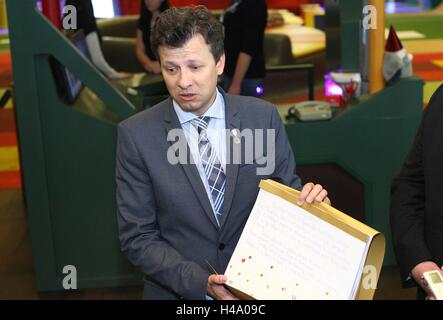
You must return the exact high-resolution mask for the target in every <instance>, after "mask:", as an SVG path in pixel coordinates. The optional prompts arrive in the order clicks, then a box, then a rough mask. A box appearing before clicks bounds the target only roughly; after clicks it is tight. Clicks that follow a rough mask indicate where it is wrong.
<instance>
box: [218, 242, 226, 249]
mask: <svg viewBox="0 0 443 320" xmlns="http://www.w3.org/2000/svg"><path fill="white" fill-rule="evenodd" d="M218 249H219V250H220V251H223V250H224V249H225V244H224V243H220V245H219V246H218Z"/></svg>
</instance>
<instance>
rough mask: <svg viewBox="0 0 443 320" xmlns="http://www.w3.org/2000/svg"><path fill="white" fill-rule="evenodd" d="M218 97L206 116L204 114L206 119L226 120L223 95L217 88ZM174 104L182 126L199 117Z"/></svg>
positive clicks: (174, 102)
mask: <svg viewBox="0 0 443 320" xmlns="http://www.w3.org/2000/svg"><path fill="white" fill-rule="evenodd" d="M216 92H217V94H216V96H215V101H214V103H213V104H212V106H211V107H209V109H208V111H206V113H205V114H203V116H204V117H210V118H216V119H224V118H225V112H224V106H225V103H224V100H223V96H222V95H221V93H220V91H218V88H216ZM172 103H173V105H174V110H175V113H176V114H177V117H178V120H179V121H180V124H184V123H186V122H190V121H192V120H194V119H196V118H198V116H196V115H195V114H193V113H192V112H186V111H183V110H182V108H180V106H179V105H178V103H177V102H176V101H175V100H172Z"/></svg>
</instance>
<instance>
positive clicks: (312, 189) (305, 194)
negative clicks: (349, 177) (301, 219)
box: [297, 182, 331, 206]
mask: <svg viewBox="0 0 443 320" xmlns="http://www.w3.org/2000/svg"><path fill="white" fill-rule="evenodd" d="M305 202H306V203H309V204H312V203H314V202H318V203H320V202H324V203H326V204H329V205H331V200H329V198H328V192H327V191H326V190H325V189H323V187H322V186H321V185H319V184H313V183H312V182H309V183H307V184H305V185H304V186H303V189H302V190H301V194H300V199H298V203H297V204H298V205H299V206H302V205H303V204H304V203H305Z"/></svg>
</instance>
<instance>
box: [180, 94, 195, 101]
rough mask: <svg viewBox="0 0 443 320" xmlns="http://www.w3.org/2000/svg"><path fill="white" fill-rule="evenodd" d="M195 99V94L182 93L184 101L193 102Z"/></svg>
mask: <svg viewBox="0 0 443 320" xmlns="http://www.w3.org/2000/svg"><path fill="white" fill-rule="evenodd" d="M194 97H195V94H194V93H180V98H182V99H183V100H192V99H193V98H194Z"/></svg>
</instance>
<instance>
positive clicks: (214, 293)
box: [208, 274, 238, 300]
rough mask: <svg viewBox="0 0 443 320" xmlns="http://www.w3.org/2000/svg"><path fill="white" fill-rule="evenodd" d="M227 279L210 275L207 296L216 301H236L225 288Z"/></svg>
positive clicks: (222, 276)
mask: <svg viewBox="0 0 443 320" xmlns="http://www.w3.org/2000/svg"><path fill="white" fill-rule="evenodd" d="M227 280H228V278H226V276H224V275H215V274H213V275H210V276H209V278H208V294H209V295H210V296H211V297H213V298H214V299H216V300H238V299H237V298H236V297H235V296H234V295H232V293H230V292H229V291H228V289H226V288H225V286H224V284H225V283H226V281H227Z"/></svg>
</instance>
